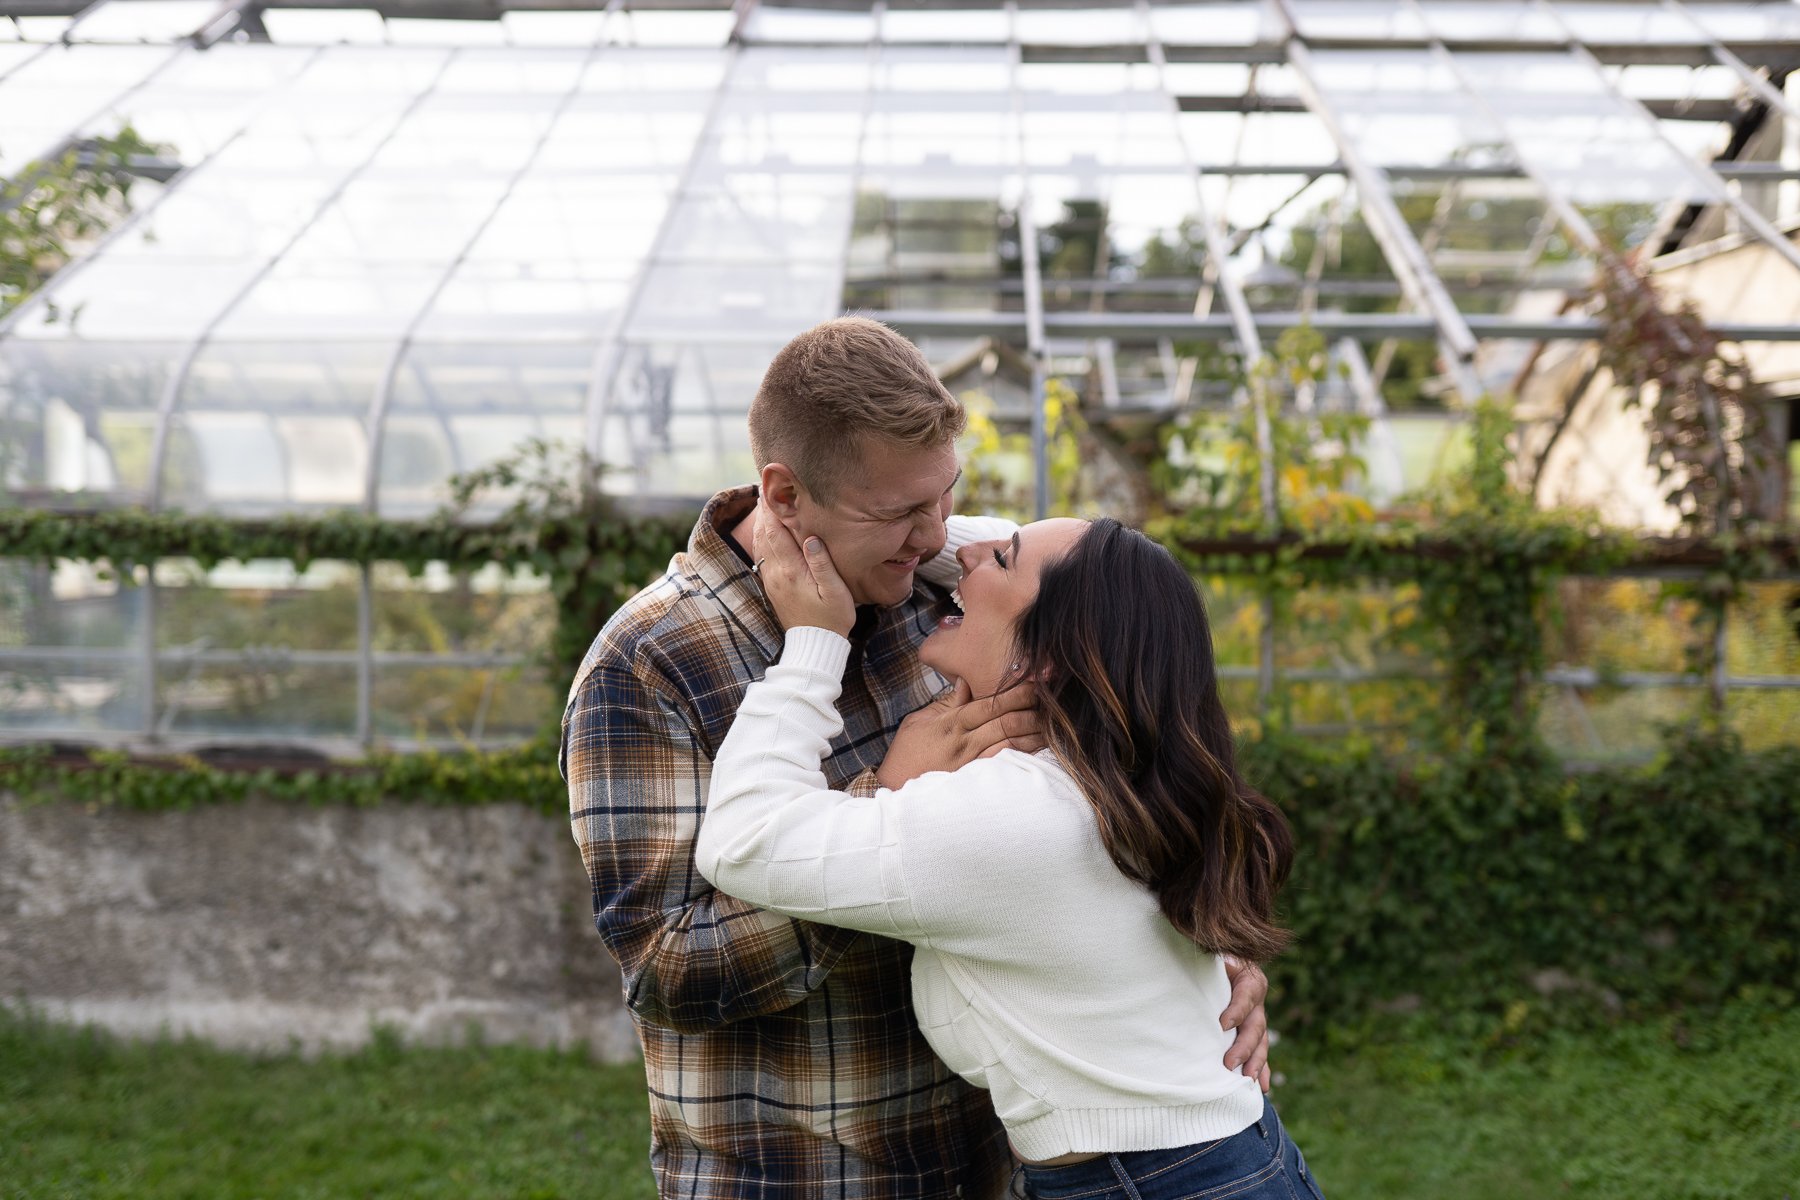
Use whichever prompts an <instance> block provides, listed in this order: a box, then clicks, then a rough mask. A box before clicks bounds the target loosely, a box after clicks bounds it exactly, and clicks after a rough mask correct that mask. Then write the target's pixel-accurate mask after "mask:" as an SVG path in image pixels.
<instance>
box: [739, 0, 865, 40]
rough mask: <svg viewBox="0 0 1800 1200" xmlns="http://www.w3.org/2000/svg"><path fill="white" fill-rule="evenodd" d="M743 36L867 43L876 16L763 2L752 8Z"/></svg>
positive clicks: (760, 38) (761, 38)
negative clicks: (782, 6)
mask: <svg viewBox="0 0 1800 1200" xmlns="http://www.w3.org/2000/svg"><path fill="white" fill-rule="evenodd" d="M744 36H745V38H746V40H748V41H751V42H799V43H802V44H809V43H831V42H867V41H870V40H871V39H873V38H874V36H875V17H874V14H873V13H870V12H856V11H847V10H844V9H824V8H775V7H772V6H770V5H766V4H765V5H759V6H758V7H756V8H755V9H753V10H751V13H750V20H749V21H748V22H746V24H745V27H744Z"/></svg>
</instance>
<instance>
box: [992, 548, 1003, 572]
mask: <svg viewBox="0 0 1800 1200" xmlns="http://www.w3.org/2000/svg"><path fill="white" fill-rule="evenodd" d="M994 561H995V562H997V563H999V564H1000V569H1001V570H1002V571H1004V570H1005V569H1006V556H1005V555H1004V554H1002V553H1000V548H999V547H998V546H996V547H995V548H994Z"/></svg>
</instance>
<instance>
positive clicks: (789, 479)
mask: <svg viewBox="0 0 1800 1200" xmlns="http://www.w3.org/2000/svg"><path fill="white" fill-rule="evenodd" d="M760 482H761V484H762V500H763V503H764V504H767V505H768V506H769V511H770V512H772V513H774V514H775V515H776V516H777V517H780V518H781V519H782V520H783V521H791V520H793V519H794V518H795V517H797V516H798V515H799V514H800V496H801V494H802V489H801V487H800V481H799V480H798V479H797V478H795V476H794V473H793V472H792V471H790V470H789V469H788V468H787V467H786V466H785V465H784V464H782V463H778V462H772V463H770V464H769V465H768V466H766V467H764V468H763V469H762V479H761V481H760Z"/></svg>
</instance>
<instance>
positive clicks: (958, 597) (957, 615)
mask: <svg viewBox="0 0 1800 1200" xmlns="http://www.w3.org/2000/svg"><path fill="white" fill-rule="evenodd" d="M950 603H952V604H954V605H956V611H955V612H953V613H950V614H949V615H948V616H943V617H939V618H938V628H939V629H954V628H955V627H956V626H958V625H961V624H962V621H963V612H962V588H960V587H957V588H953V589H951V592H950Z"/></svg>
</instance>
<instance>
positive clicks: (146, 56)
mask: <svg viewBox="0 0 1800 1200" xmlns="http://www.w3.org/2000/svg"><path fill="white" fill-rule="evenodd" d="M192 54H193V52H192V51H187V52H183V53H182V57H191V56H192ZM171 56H172V52H171V51H170V50H169V49H168V47H166V46H59V47H55V48H52V49H51V50H49V51H48V52H46V53H42V54H39V55H38V56H37V57H35V58H32V59H30V60H29V61H26V62H24V63H22V64H21V65H19V66H18V67H17V68H16V69H15V70H14V71H13V72H12V73H11V74H10V75H8V76H6V78H5V79H3V80H0V177H6V176H12V175H16V174H18V172H19V170H20V169H21V168H22V167H24V166H25V164H26V163H29V162H32V161H33V160H35V159H39V158H42V157H44V156H45V155H46V154H49V153H51V152H53V151H54V150H56V149H57V147H59V146H60V145H61V144H62V143H63V140H64V139H65V138H67V137H69V136H70V135H71V134H73V133H74V132H75V131H76V130H77V129H79V128H81V127H82V126H83V125H85V124H86V123H87V122H88V121H89V120H91V119H92V118H93V117H95V116H96V115H97V114H99V113H102V112H104V110H105V106H106V105H107V104H108V102H110V101H112V100H114V99H115V98H116V97H118V96H119V94H120V93H121V92H124V91H127V90H128V89H130V88H131V87H133V86H135V85H136V84H138V83H139V82H140V81H141V80H143V79H144V78H145V77H146V76H147V75H149V74H151V73H152V72H153V71H155V70H156V69H157V68H159V67H161V66H163V65H164V64H165V63H167V62H168V61H169V60H170V58H171ZM109 132H116V131H109Z"/></svg>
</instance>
